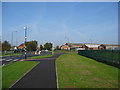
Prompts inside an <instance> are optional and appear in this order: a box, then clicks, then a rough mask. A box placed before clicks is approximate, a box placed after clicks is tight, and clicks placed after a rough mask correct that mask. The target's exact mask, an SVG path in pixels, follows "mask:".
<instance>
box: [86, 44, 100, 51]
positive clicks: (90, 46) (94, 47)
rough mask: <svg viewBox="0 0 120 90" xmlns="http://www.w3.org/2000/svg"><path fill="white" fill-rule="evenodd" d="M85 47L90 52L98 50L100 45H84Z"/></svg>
mask: <svg viewBox="0 0 120 90" xmlns="http://www.w3.org/2000/svg"><path fill="white" fill-rule="evenodd" d="M85 46H87V47H88V49H90V50H98V47H99V46H100V44H85Z"/></svg>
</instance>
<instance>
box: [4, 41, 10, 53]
mask: <svg viewBox="0 0 120 90" xmlns="http://www.w3.org/2000/svg"><path fill="white" fill-rule="evenodd" d="M10 48H11V45H10V43H9V42H8V41H4V42H3V43H2V51H9V50H10Z"/></svg>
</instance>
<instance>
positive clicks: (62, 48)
mask: <svg viewBox="0 0 120 90" xmlns="http://www.w3.org/2000/svg"><path fill="white" fill-rule="evenodd" d="M60 49H61V50H70V47H69V46H68V45H62V46H61V47H60Z"/></svg>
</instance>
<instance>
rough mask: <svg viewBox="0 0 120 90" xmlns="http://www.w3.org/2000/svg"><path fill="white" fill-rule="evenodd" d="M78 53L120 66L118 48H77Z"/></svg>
mask: <svg viewBox="0 0 120 90" xmlns="http://www.w3.org/2000/svg"><path fill="white" fill-rule="evenodd" d="M78 54H79V55H83V56H86V57H89V58H92V59H95V60H97V61H100V62H104V63H106V64H109V65H113V66H116V67H118V68H120V66H119V64H120V50H78Z"/></svg>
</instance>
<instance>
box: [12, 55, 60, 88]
mask: <svg viewBox="0 0 120 90" xmlns="http://www.w3.org/2000/svg"><path fill="white" fill-rule="evenodd" d="M61 54H62V53H59V54H57V55H55V56H52V57H50V58H42V59H34V60H29V59H28V61H36V62H40V63H39V64H38V65H37V66H35V67H34V68H33V69H32V70H31V71H30V72H28V73H27V74H26V75H25V76H23V77H22V78H21V79H20V80H19V81H18V82H16V83H15V84H14V85H13V86H12V87H11V88H57V80H56V65H55V60H56V59H57V58H58V57H59V56H60V55H61ZM23 68H24V67H23ZM21 69H22V68H21Z"/></svg>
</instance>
